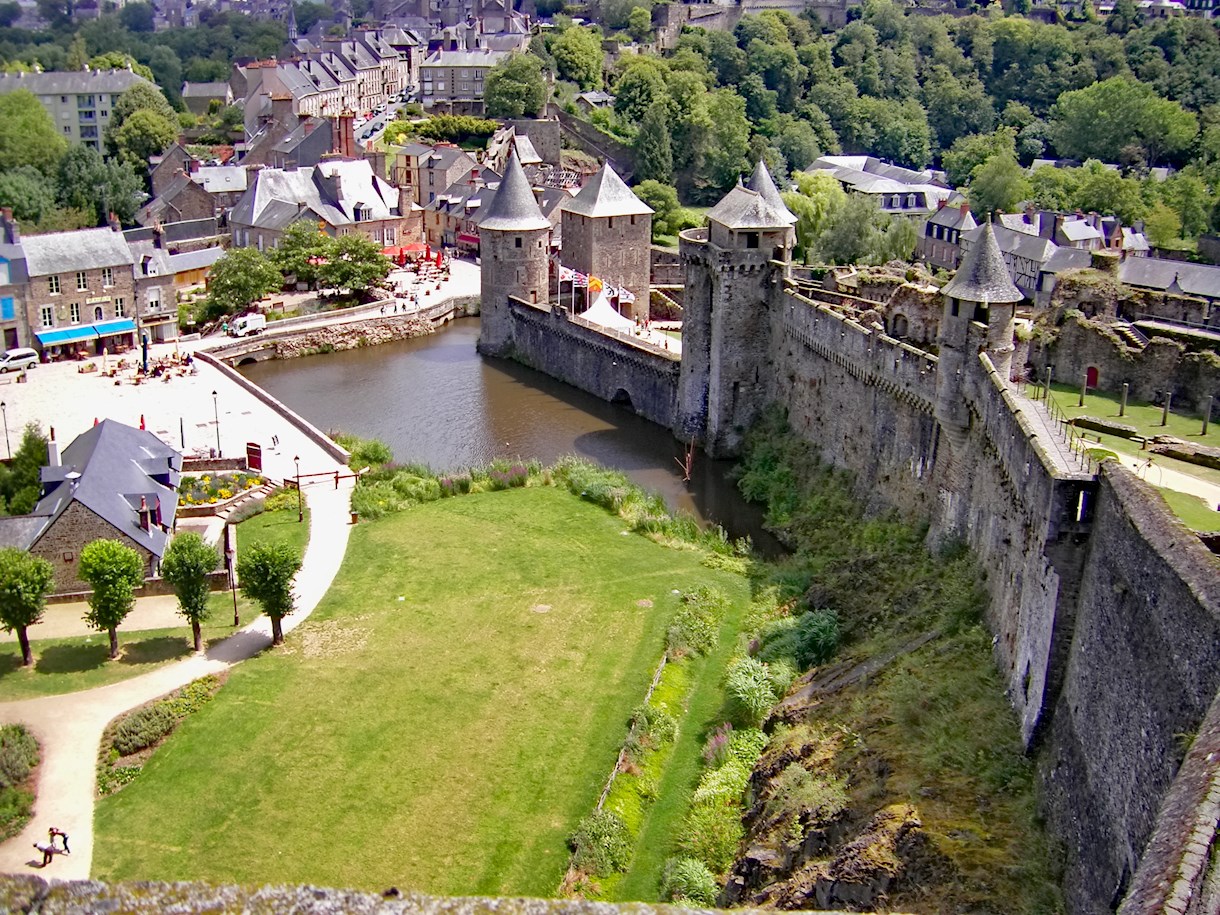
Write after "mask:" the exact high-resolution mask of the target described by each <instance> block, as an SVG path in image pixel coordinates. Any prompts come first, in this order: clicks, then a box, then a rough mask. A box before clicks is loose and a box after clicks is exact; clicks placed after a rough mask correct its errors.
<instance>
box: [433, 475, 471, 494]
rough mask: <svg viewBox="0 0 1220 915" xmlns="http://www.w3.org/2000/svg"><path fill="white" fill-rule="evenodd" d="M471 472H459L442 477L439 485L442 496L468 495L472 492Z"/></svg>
mask: <svg viewBox="0 0 1220 915" xmlns="http://www.w3.org/2000/svg"><path fill="white" fill-rule="evenodd" d="M470 482H471V481H470V474H468V473H459V474H455V475H453V476H444V477H441V478H440V480H439V481H438V485H439V486H440V489H441V495H442V496H456V495H466V494H467V493H468V492H470Z"/></svg>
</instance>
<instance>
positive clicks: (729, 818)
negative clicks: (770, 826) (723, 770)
mask: <svg viewBox="0 0 1220 915" xmlns="http://www.w3.org/2000/svg"><path fill="white" fill-rule="evenodd" d="M744 836H745V829H744V828H742V825H741V810H740V809H739V808H738V807H737V806H736V805H730V806H727V807H726V806H717V805H712V804H699V805H697V806H695V807H692V808H691V810H690V812H689V813H688V814H687V815H686V820H685V821H684V822H683V824H682V833H681V835H680V836H679V837H678V849H679V851H681V852H682V854H683V855H684V856H686V857H690V858H697V859H698V860H700V861H702V862H703V863H704V864H706V865H707V867H708V869H709V870H711V871H712V873H715V874H723V873H725V872H726V871H728V869H729V868H730V867H732V866H733V860H734V859H735V858H736V857H737V848H738V846H739V845H741V840H742V838H743V837H744Z"/></svg>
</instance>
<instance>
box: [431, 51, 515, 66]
mask: <svg viewBox="0 0 1220 915" xmlns="http://www.w3.org/2000/svg"><path fill="white" fill-rule="evenodd" d="M509 53H510V52H508V51H492V50H490V49H488V48H478V49H476V50H474V51H433V52H432V53H431V54H429V55H428V57H427V59H426V60H425V61H424V63H423V66H424V67H427V68H433V67H494V66H495V65H496V64H498V63H499V62H500V61H502V60H504V59H505V58H507V57H508V55H509Z"/></svg>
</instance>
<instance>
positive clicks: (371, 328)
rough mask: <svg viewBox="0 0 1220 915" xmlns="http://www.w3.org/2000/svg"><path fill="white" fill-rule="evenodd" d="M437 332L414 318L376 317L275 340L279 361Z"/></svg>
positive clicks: (429, 324) (430, 324) (429, 325)
mask: <svg viewBox="0 0 1220 915" xmlns="http://www.w3.org/2000/svg"><path fill="white" fill-rule="evenodd" d="M433 330H434V328H433V326H432V323H431V322H430V321H427V320H424V319H420V318H415V317H411V318H408V319H407V320H405V321H404V320H402V319H401V318H394V317H388V318H386V317H376V318H371V319H369V320H367V321H351V322H349V323H346V324H332V325H329V326H327V327H319V328H317V329H316V330H311V331H308V332H305V333H302V334H294V335H293V336H292V337H290V338H288V339H284V340H276V341H275V357H276V358H277V359H293V358H295V357H297V356H308V355H313V354H315V353H332V352H341V351H343V350H349V349H360V348H361V347H365V346H379V345H380V344H382V343H392V342H394V341H395V340H410V339H413V338H415V337H423V336H425V335H427V334H430V333H432V332H433Z"/></svg>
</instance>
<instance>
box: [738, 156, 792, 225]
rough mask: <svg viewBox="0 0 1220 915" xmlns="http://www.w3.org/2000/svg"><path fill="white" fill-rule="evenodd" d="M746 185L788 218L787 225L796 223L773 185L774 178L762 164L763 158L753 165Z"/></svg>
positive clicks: (777, 189)
mask: <svg viewBox="0 0 1220 915" xmlns="http://www.w3.org/2000/svg"><path fill="white" fill-rule="evenodd" d="M746 187H748V188H749V189H750V190H752V191H757V192H758V193H760V194H761V195H762V197H763V200H765V201H767V203H769V204H771V206H773V207H774V208H775V209H776V211H777V212H779V213H780V214H782V215H784V216H786V217H787V218H788V225H790V226H794V225H796V217H795V216H793V215H792V211H791V210H789V209H788V207H787V206H786V205H785V203H784V198H783V197H781V196H780V195H779V188H777V187H776V186H775V180H774V179H773V178H772V177H771V173H770V172H769V171H767V166H766V165H764V164H763V160H762V159H759V160H758V164H757V165H755V166H754V174H752V175H750V180H749V181H747V182H746Z"/></svg>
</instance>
